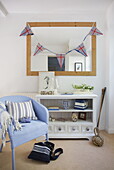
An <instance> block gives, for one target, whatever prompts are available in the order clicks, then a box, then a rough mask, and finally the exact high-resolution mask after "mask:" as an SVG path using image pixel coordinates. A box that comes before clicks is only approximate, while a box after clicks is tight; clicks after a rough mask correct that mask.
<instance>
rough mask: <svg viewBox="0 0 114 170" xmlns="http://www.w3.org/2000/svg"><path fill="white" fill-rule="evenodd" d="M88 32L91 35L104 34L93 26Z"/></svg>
mask: <svg viewBox="0 0 114 170" xmlns="http://www.w3.org/2000/svg"><path fill="white" fill-rule="evenodd" d="M88 34H89V35H103V33H102V32H100V31H99V30H98V29H97V28H96V27H92V28H91V30H90V32H89V33H88Z"/></svg>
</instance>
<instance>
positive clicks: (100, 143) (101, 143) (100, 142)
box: [92, 87, 106, 147]
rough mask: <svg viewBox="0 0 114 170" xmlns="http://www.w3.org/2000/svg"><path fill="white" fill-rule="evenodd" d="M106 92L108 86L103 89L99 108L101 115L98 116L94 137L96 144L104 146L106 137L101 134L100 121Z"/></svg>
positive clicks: (93, 140)
mask: <svg viewBox="0 0 114 170" xmlns="http://www.w3.org/2000/svg"><path fill="white" fill-rule="evenodd" d="M105 92H106V87H104V88H103V89H102V95H101V103H100V110H99V117H98V122H97V126H96V127H95V128H94V134H95V136H93V138H92V142H93V144H94V145H96V146H99V147H100V146H102V145H103V144H104V139H103V138H102V137H101V136H100V135H99V123H100V117H101V111H102V106H103V101H104V96H105Z"/></svg>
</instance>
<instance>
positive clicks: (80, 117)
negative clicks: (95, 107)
mask: <svg viewBox="0 0 114 170" xmlns="http://www.w3.org/2000/svg"><path fill="white" fill-rule="evenodd" d="M78 118H79V119H82V120H86V113H85V112H80V113H79V117H78Z"/></svg>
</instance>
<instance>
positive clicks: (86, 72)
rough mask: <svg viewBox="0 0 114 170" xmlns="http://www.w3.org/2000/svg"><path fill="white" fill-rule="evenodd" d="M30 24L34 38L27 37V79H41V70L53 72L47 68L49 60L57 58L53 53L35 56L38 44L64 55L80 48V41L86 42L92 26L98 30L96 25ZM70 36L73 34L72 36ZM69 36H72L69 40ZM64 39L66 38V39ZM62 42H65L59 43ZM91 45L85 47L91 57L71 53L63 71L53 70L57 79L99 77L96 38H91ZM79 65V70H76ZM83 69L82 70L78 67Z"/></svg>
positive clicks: (85, 23)
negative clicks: (97, 74) (65, 77)
mask: <svg viewBox="0 0 114 170" xmlns="http://www.w3.org/2000/svg"><path fill="white" fill-rule="evenodd" d="M27 25H29V26H30V27H31V30H32V31H33V33H34V35H32V36H31V35H27V36H26V48H27V49H26V50H27V51H26V52H27V55H26V74H27V76H38V75H39V71H52V70H50V67H49V66H48V65H49V59H50V61H51V62H52V63H53V62H54V57H55V56H54V55H53V54H51V53H47V52H44V53H42V52H40V54H38V56H34V57H33V51H34V50H35V48H36V45H37V43H41V44H42V45H45V46H48V49H51V50H52V49H54V50H55V51H56V50H58V51H57V53H62V52H63V53H64V52H66V51H68V50H70V49H72V48H74V47H76V46H78V45H80V44H78V43H79V42H80V43H81V42H82V41H83V38H84V36H86V34H87V33H88V31H90V29H91V27H92V26H93V25H94V26H95V27H96V22H27ZM46 29H47V30H46ZM63 29H65V30H63ZM58 30H59V31H58ZM60 30H63V32H62V33H60V34H58V32H60ZM74 31H76V32H74ZM65 32H66V34H65ZM71 33H72V35H70V34H71ZM40 35H41V36H40ZM68 35H69V36H72V37H68ZM62 36H64V37H65V38H64V37H62ZM53 37H54V38H53ZM52 38H53V40H52ZM48 40H49V42H48ZM51 40H52V42H51ZM60 40H61V41H62V42H60ZM63 40H66V41H67V42H64V41H63ZM88 42H89V43H88ZM88 42H87V43H86V44H87V48H88V49H87V52H88V53H89V57H88V56H87V57H85V56H82V55H81V54H79V53H76V52H73V53H72V54H71V53H70V54H69V55H68V56H67V57H66V56H65V62H66V63H65V69H63V71H61V70H59V71H58V70H57V71H56V70H53V71H55V75H56V76H95V75H96V36H95V35H92V36H88ZM56 43H57V44H56ZM63 43H65V45H66V46H65V45H63ZM84 44H85V42H84ZM53 47H54V48H53ZM54 50H53V51H54ZM59 50H60V51H59ZM62 50H63V51H62ZM44 56H45V57H44ZM43 57H44V58H45V60H43ZM51 57H52V58H51ZM88 58H89V59H88ZM52 59H53V61H52ZM87 60H88V61H89V60H90V61H89V64H88V63H87ZM67 61H68V62H67ZM76 63H77V65H76ZM78 63H82V64H81V65H79V64H78ZM41 65H43V67H44V65H46V69H45V68H40V66H41ZM82 65H83V67H82ZM87 65H90V68H89V67H88V69H87ZM76 66H77V68H75V67H76ZM80 66H81V68H78V67H80ZM47 67H48V68H47ZM70 67H71V68H70ZM85 67H86V68H85ZM78 69H79V70H78Z"/></svg>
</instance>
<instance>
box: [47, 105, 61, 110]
mask: <svg viewBox="0 0 114 170" xmlns="http://www.w3.org/2000/svg"><path fill="white" fill-rule="evenodd" d="M48 110H59V107H58V106H49V107H48Z"/></svg>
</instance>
